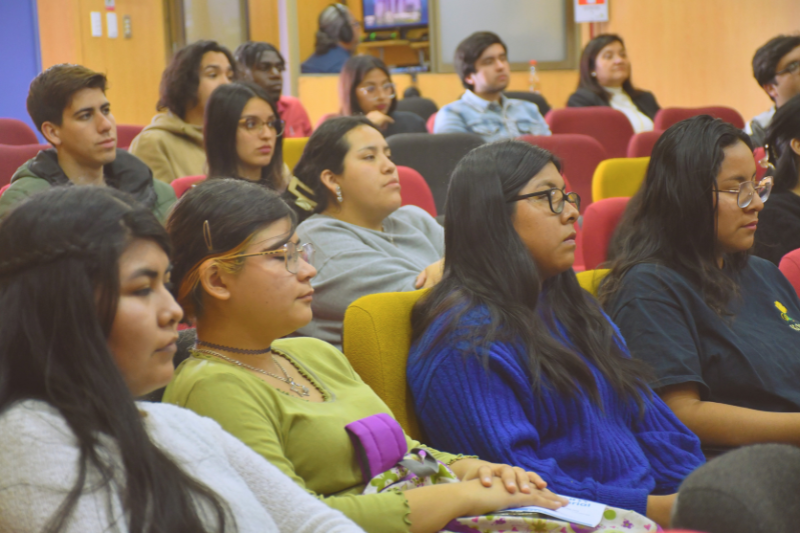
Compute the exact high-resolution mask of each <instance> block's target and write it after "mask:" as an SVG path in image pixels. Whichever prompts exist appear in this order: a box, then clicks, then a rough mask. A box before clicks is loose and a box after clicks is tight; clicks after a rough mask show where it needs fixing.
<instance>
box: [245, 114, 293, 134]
mask: <svg viewBox="0 0 800 533" xmlns="http://www.w3.org/2000/svg"><path fill="white" fill-rule="evenodd" d="M284 125H285V122H284V121H283V120H281V119H279V118H276V119H273V120H270V121H269V122H264V121H263V120H261V119H260V118H258V117H244V118H243V119H241V120H240V121H239V126H240V127H242V128H244V130H245V131H246V132H247V133H261V132H262V131H264V126H266V127H268V128H269V129H271V130H272V131H273V132H274V133H275V135H276V136H277V137H280V136H281V135H283V128H284Z"/></svg>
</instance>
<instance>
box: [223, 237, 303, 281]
mask: <svg viewBox="0 0 800 533" xmlns="http://www.w3.org/2000/svg"><path fill="white" fill-rule="evenodd" d="M276 254H283V259H284V262H285V263H286V270H287V271H288V272H289V273H290V274H297V270H298V268H299V266H300V258H301V257H302V258H303V261H305V262H306V263H311V261H313V259H314V247H313V246H312V245H311V244H310V243H305V244H300V243H297V242H287V243H286V244H284V245H283V246H281V247H280V248H278V249H276V250H267V251H265V252H254V253H252V254H239V255H234V256H233V257H242V258H244V257H256V256H259V255H276Z"/></svg>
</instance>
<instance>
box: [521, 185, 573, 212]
mask: <svg viewBox="0 0 800 533" xmlns="http://www.w3.org/2000/svg"><path fill="white" fill-rule="evenodd" d="M537 196H546V197H547V201H548V202H549V203H550V211H552V212H553V213H555V214H556V215H560V214H561V213H562V212H563V211H564V203H565V202H569V203H571V204H572V205H574V206H575V209H577V210H578V211H580V210H581V197H580V196H578V193H576V192H570V193H567V192H564V191H563V190H561V189H556V188H553V189H547V190H546V191H539V192H532V193H530V194H523V195H520V196H515V197H514V198H512V199H511V200H509V201H508V203H511V202H519V201H520V200H527V199H528V198H535V197H537Z"/></svg>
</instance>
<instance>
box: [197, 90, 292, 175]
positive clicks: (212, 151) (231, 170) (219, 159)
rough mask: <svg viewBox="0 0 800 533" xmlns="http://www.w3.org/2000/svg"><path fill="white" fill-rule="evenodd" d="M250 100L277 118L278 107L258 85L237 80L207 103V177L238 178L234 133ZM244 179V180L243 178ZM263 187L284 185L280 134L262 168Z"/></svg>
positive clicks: (205, 129)
mask: <svg viewBox="0 0 800 533" xmlns="http://www.w3.org/2000/svg"><path fill="white" fill-rule="evenodd" d="M253 98H260V99H261V100H264V101H265V102H266V103H267V104H269V106H270V107H271V108H272V112H273V113H275V117H276V118H278V119H280V118H281V116H280V114H279V113H278V106H277V105H276V104H275V102H274V101H273V100H272V98H270V96H269V94H267V91H265V90H264V89H262V88H261V86H260V85H258V84H256V83H253V82H249V81H236V82H233V83H228V84H225V85H220V86H219V87H217V88H216V89H214V92H213V93H211V97H210V98H209V99H208V103H207V104H206V113H205V124H204V126H203V142H204V144H205V148H206V158H207V159H208V177H209V178H232V177H239V176H238V174H239V166H238V165H239V156H238V155H237V153H236V132H237V131H238V129H239V120H240V119H241V117H242V110H243V109H244V108H245V106H246V105H247V102H249V101H250V100H251V99H253ZM242 179H244V178H242ZM259 183H261V184H262V185H265V186H267V187H270V188H272V189H276V190H277V189H279V188H280V186H281V185H282V184H283V135H280V136H278V138H277V139H276V140H275V150H274V151H273V154H272V160H271V161H270V162H269V165H267V166H265V167H263V168H262V169H261V181H260V182H259Z"/></svg>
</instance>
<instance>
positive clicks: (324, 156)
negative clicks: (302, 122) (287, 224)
mask: <svg viewBox="0 0 800 533" xmlns="http://www.w3.org/2000/svg"><path fill="white" fill-rule="evenodd" d="M359 126H369V127H370V128H375V125H374V124H373V123H372V122H370V121H369V119H367V118H366V117H362V116H353V117H335V118H331V119H328V120H326V121H325V122H323V123H322V124H321V125H320V126H319V127H318V128H317V129H316V130H314V133H312V134H311V137H310V138H309V139H308V143H306V146H305V148H304V149H303V155H302V156H300V161H298V162H297V166H296V167H294V172H293V174H294V176H295V178H296V180H297V182H295V180H294V179H293V180H292V182H291V183H290V184H289V188H288V189H287V191H286V193H285V194H284V198H285V199H286V201H287V202H288V203H289V204H290V205H291V206H292V207H293V208H294V210H295V212H296V213H297V216H298V219H299V220H300V221H301V222H302V221H303V220H305V219H306V218H308V217H309V216H311V215H312V214H314V213H322V212H323V211H325V209H327V207H328V204H329V202H330V200H331V198H332V195H331V192H330V191H329V190H328V188H327V187H325V184H324V183H322V180H321V179H320V176H321V175H322V173H323V172H324V171H325V170H330V171H331V172H333V173H334V174H341V173H342V172H344V158H345V156H346V155H347V152H348V151H349V150H350V143H348V142H347V139H346V137H345V136H346V135H347V134H348V133H349V132H350V131H351V130H354V129H356V128H357V127H359ZM375 129H377V128H375Z"/></svg>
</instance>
